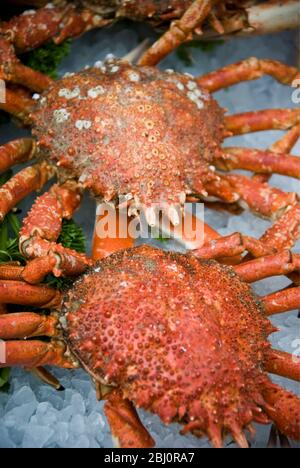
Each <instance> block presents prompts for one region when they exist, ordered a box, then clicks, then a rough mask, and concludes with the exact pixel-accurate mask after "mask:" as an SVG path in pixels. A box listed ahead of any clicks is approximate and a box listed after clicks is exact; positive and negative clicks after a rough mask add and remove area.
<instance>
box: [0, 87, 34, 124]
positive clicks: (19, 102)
mask: <svg viewBox="0 0 300 468" xmlns="http://www.w3.org/2000/svg"><path fill="white" fill-rule="evenodd" d="M4 94H5V96H4V102H3V100H2V99H0V110H3V111H5V112H8V113H9V114H11V115H13V116H15V117H17V118H18V119H20V120H22V121H23V122H24V123H25V124H26V123H30V118H29V115H30V112H31V111H32V109H33V106H34V101H33V99H31V98H28V97H26V96H24V95H22V94H20V93H17V92H16V91H12V90H11V89H10V88H8V87H6V88H5V93H4Z"/></svg>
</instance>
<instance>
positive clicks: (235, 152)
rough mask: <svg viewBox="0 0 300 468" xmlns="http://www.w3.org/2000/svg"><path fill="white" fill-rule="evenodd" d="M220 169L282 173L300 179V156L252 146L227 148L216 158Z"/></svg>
mask: <svg viewBox="0 0 300 468" xmlns="http://www.w3.org/2000/svg"><path fill="white" fill-rule="evenodd" d="M215 164H216V166H217V168H218V169H222V170H225V171H230V170H233V169H245V170H248V171H253V172H260V173H264V174H281V175H285V176H289V177H294V178H296V179H300V158H299V157H297V156H292V155H286V154H280V153H274V152H272V151H259V150H254V149H250V148H225V149H224V150H223V153H222V155H221V156H219V157H218V158H217V159H216V160H215Z"/></svg>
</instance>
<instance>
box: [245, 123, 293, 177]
mask: <svg viewBox="0 0 300 468" xmlns="http://www.w3.org/2000/svg"><path fill="white" fill-rule="evenodd" d="M299 138H300V124H298V125H295V127H293V128H292V129H291V130H289V131H288V132H287V133H286V134H285V135H284V136H283V137H282V138H281V139H280V140H278V141H276V143H274V144H273V145H272V146H271V147H270V151H272V152H273V153H279V154H280V153H281V154H284V153H289V152H290V151H292V149H293V147H294V146H295V144H296V143H297V141H298V139H299ZM270 177H271V176H270V175H268V174H261V173H258V174H254V176H253V179H255V180H257V181H258V182H268V181H269V179H270Z"/></svg>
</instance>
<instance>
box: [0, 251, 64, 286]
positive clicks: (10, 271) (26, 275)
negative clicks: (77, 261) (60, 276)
mask: <svg viewBox="0 0 300 468" xmlns="http://www.w3.org/2000/svg"><path fill="white" fill-rule="evenodd" d="M56 263H57V261H56V259H55V258H54V257H51V256H45V257H39V258H35V259H34V260H32V261H31V262H29V263H28V264H27V265H26V266H25V267H21V266H9V265H1V266H0V279H4V280H15V281H19V280H20V281H22V280H23V281H26V282H27V283H31V284H38V283H40V282H41V281H43V280H44V278H45V277H46V276H47V275H49V274H50V273H52V271H53V269H54V268H55V265H56Z"/></svg>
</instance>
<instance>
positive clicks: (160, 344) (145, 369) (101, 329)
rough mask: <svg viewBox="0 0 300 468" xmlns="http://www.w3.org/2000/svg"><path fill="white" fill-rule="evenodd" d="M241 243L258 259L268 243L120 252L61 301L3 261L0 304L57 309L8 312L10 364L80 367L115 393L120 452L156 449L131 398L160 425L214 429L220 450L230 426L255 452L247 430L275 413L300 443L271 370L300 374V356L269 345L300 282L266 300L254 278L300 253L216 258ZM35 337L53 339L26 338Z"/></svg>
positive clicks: (299, 411) (298, 297) (282, 268)
mask: <svg viewBox="0 0 300 468" xmlns="http://www.w3.org/2000/svg"><path fill="white" fill-rule="evenodd" d="M245 250H248V251H250V252H251V253H253V254H255V255H257V253H258V252H259V254H262V252H263V251H264V250H265V246H264V244H263V243H261V242H259V241H257V240H256V239H251V238H249V237H245V236H242V235H240V234H234V235H232V236H229V237H227V238H221V239H219V240H216V241H214V242H211V243H208V244H206V245H204V246H203V248H201V249H200V250H197V251H195V252H194V255H192V254H190V255H186V256H184V255H181V254H174V253H166V252H163V251H160V250H156V249H154V248H152V247H147V246H143V247H138V248H134V249H128V250H123V251H119V252H118V253H116V254H113V255H112V256H110V257H108V258H107V259H105V260H102V261H101V262H99V263H97V264H96V265H95V266H94V267H93V268H92V269H91V270H90V271H88V272H87V273H86V274H85V275H84V276H82V278H80V279H79V280H78V281H77V282H76V283H75V284H74V286H73V287H72V288H71V289H70V290H69V292H68V293H67V294H66V296H65V297H64V299H63V301H62V302H61V300H62V299H61V297H60V294H59V293H58V292H57V291H56V290H52V289H50V288H47V287H45V286H42V285H39V286H32V285H29V284H26V283H25V282H23V283H22V282H20V281H16V280H17V279H20V278H21V277H22V275H23V272H24V269H23V268H22V267H12V268H10V269H7V268H6V269H5V268H4V269H3V268H2V267H1V268H0V277H1V275H2V273H4V276H5V277H6V280H5V281H3V280H2V281H0V298H1V300H4V301H5V302H17V303H22V304H24V303H25V304H26V305H35V306H36V305H38V306H46V307H51V308H52V309H56V311H58V313H57V312H55V313H53V314H52V315H51V316H49V317H45V316H42V315H39V314H35V313H28V312H27V313H19V314H8V315H0V337H1V338H2V339H5V340H7V341H6V356H7V358H6V360H7V362H6V364H7V365H10V366H25V367H27V368H39V367H40V366H44V365H54V366H59V367H64V368H75V367H77V366H78V365H82V366H83V367H84V368H85V369H86V370H87V372H88V373H89V374H90V375H91V377H92V378H93V379H94V381H95V382H96V383H97V385H98V390H99V396H100V397H102V398H105V399H106V400H107V402H106V404H105V413H106V416H107V418H108V421H109V423H110V426H111V431H112V434H113V436H114V438H115V439H116V441H117V442H118V444H119V445H120V446H121V447H125V448H126V447H127V448H128V447H131V448H133V447H135V448H140V447H152V446H153V444H154V441H153V439H152V438H151V436H150V435H149V434H148V432H147V431H146V429H145V428H144V427H143V426H142V424H141V422H140V420H139V418H138V416H137V413H136V412H135V410H134V407H133V406H132V404H134V405H135V406H137V407H139V408H144V409H146V410H148V411H151V412H153V413H155V414H157V415H158V416H159V417H160V418H161V419H162V421H163V422H164V423H167V424H168V423H170V422H172V421H178V422H180V423H182V424H184V428H183V433H187V432H192V433H194V434H195V435H198V436H200V435H204V434H206V435H208V437H209V438H210V439H211V442H212V444H213V445H214V446H215V447H220V446H222V443H223V437H224V436H225V435H226V433H231V434H232V436H233V438H234V439H235V440H236V442H237V443H238V444H239V445H240V446H241V447H247V446H248V443H247V439H246V437H245V435H244V429H250V431H252V427H251V423H252V422H259V423H262V424H267V423H269V422H270V420H272V421H274V422H275V424H276V425H277V427H278V428H279V430H280V431H281V432H282V433H284V434H285V435H287V436H289V437H291V438H294V439H297V440H300V399H299V398H298V397H296V396H295V395H293V394H292V393H290V392H287V391H286V390H284V389H283V388H280V387H278V386H277V385H275V384H273V383H272V382H271V381H270V380H269V378H268V377H267V375H266V372H271V373H275V374H278V375H282V376H285V377H288V378H292V379H294V380H297V381H299V379H300V363H299V359H297V358H295V356H291V355H289V354H287V353H284V352H280V351H276V350H273V349H271V347H270V344H269V343H268V341H267V337H268V335H269V334H270V333H272V332H274V331H275V330H274V328H273V327H272V326H271V324H270V322H269V321H268V320H267V318H266V315H271V314H275V313H279V312H284V311H286V310H291V309H293V308H295V307H300V294H299V292H300V288H299V287H298V288H292V289H287V290H284V291H280V292H278V293H275V294H273V295H271V296H267V297H263V298H258V297H256V296H255V295H254V293H253V292H252V291H251V288H250V287H249V285H248V284H247V283H251V282H253V281H256V280H259V279H262V278H266V277H268V276H274V275H280V274H287V273H288V272H289V273H291V272H293V271H299V270H300V255H294V254H292V253H291V252H290V251H288V250H285V251H282V252H280V253H278V254H276V255H271V256H265V257H263V258H260V259H256V260H252V261H249V262H247V263H244V264H241V265H239V266H235V267H229V266H224V265H220V264H219V263H217V262H216V261H214V260H208V259H211V258H220V257H224V256H233V255H236V254H240V253H242V252H244V251H245ZM30 266H31V264H29V265H28V267H29V268H30ZM58 316H59V318H58ZM59 324H60V325H61V326H62V330H61V328H60V326H59ZM39 336H48V337H50V338H51V341H50V342H45V341H38V340H29V341H23V339H24V338H25V337H26V338H32V337H39ZM15 340H17V341H15Z"/></svg>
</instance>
